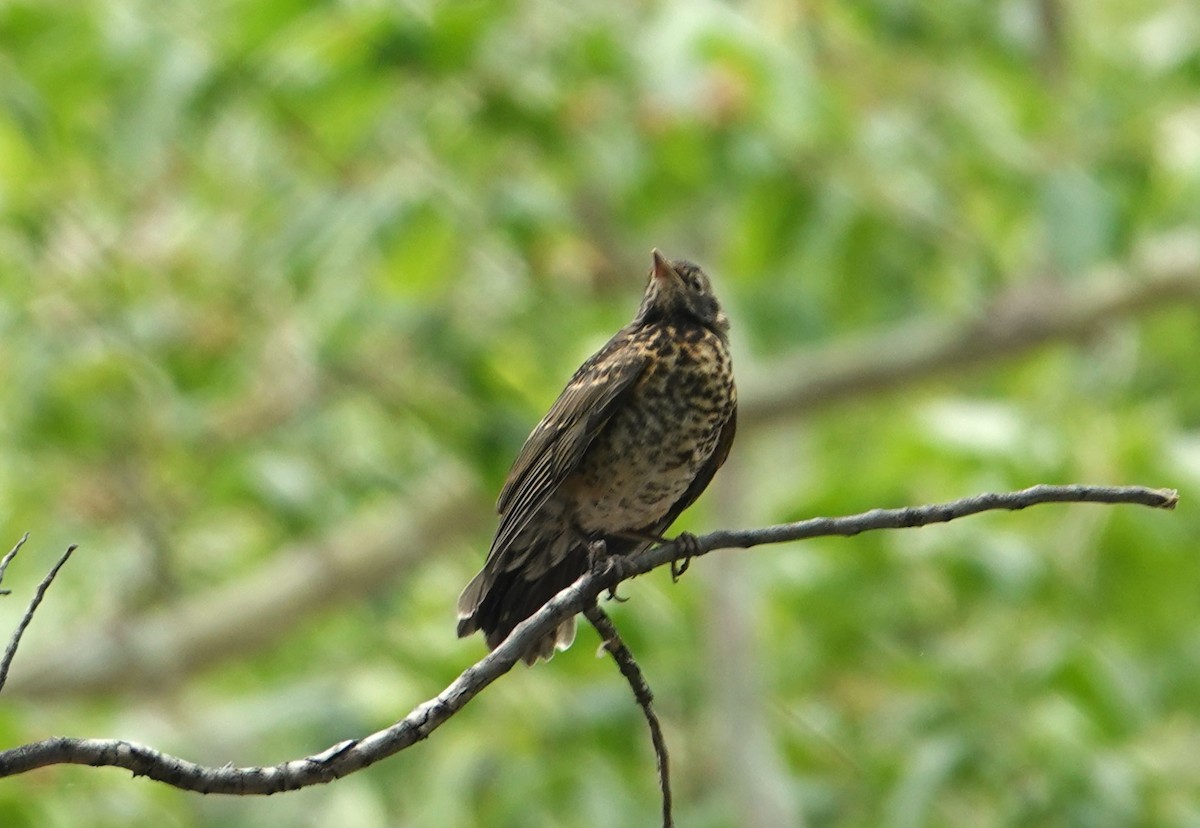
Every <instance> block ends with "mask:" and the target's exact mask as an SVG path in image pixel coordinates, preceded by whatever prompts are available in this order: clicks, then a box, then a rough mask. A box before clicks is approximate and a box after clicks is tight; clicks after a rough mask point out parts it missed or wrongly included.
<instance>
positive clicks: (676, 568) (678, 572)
mask: <svg viewBox="0 0 1200 828" xmlns="http://www.w3.org/2000/svg"><path fill="white" fill-rule="evenodd" d="M674 544H675V548H676V549H677V550H678V551H679V553H680V554H679V555H677V556H675V559H674V560H672V561H671V580H672V581H678V580H679V579H680V578H682V577H683V573H685V572H687V571H688V567H689V566H691V565H692V558H694V557H695V556H696V555H698V554H700V541H699V539H697V537H696V536H695V535H693V534H692V533H691V532H680V533H679V534H678V535H676V536H675V540H674Z"/></svg>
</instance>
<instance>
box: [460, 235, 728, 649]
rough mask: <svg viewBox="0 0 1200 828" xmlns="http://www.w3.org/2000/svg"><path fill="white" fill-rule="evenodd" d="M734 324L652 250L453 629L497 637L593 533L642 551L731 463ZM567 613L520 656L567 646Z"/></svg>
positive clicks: (516, 483) (513, 482)
mask: <svg viewBox="0 0 1200 828" xmlns="http://www.w3.org/2000/svg"><path fill="white" fill-rule="evenodd" d="M728 330H729V323H728V320H727V319H726V317H725V314H724V312H723V311H722V310H721V308H720V305H718V303H717V300H716V298H715V297H714V296H713V294H712V288H711V286H710V284H709V280H708V276H707V275H705V273H704V271H702V270H701V269H700V268H699V267H697V266H696V265H694V264H692V263H691V262H687V261H683V260H678V261H673V262H668V261H667V260H666V259H665V258H664V257H663V256H662V254H660V253H659V252H658V251H657V250H655V251H654V265H653V267H652V268H651V271H650V279H649V282H648V283H647V285H646V292H645V295H644V296H643V298H642V304H641V306H640V307H639V308H638V312H637V315H636V316H635V317H634V319H633V321H632V322H630V323H629V324H628V325H626V326H625V327H624V328H622V329H621V330H620V331H618V332H617V334H616V335H615V336H613V338H612V339H610V340H609V341H608V343H607V344H606V345H605V346H604V347H603V348H601V349H600V350H599V351H598V352H597V353H596V354H594V355H593V356H592V357H591V358H590V359H588V360H587V361H586V362H584V364H583V365H582V366H580V368H579V370H578V371H576V372H575V375H574V376H573V377H571V380H570V382H569V383H568V384H567V387H566V388H565V389H564V390H563V392H562V394H561V395H559V397H558V399H557V400H556V401H555V403H554V405H553V406H551V408H550V411H549V412H548V413H547V414H546V416H545V417H544V418H543V419H542V421H541V422H540V423H538V424H537V426H536V427H535V428H534V430H533V432H532V433H531V434H530V435H529V438H528V439H527V440H526V441H525V445H524V447H523V448H522V449H521V452H520V453H519V454H518V455H517V459H516V460H515V461H514V463H513V467H512V469H511V471H510V472H509V475H508V480H507V481H506V482H505V484H504V488H503V489H502V490H501V492H500V498H499V500H498V501H497V504H496V507H497V510H498V511H499V513H500V525H499V527H498V528H497V530H496V535H495V538H494V539H493V540H492V547H491V551H490V552H489V553H488V557H487V561H486V562H485V563H484V566H483V569H482V570H481V571H480V572H479V574H478V575H476V576H475V578H474V579H473V580H472V581H471V583H469V584H468V585H467V587H466V589H464V590H463V593H462V595H461V596H460V597H459V600H458V614H459V621H458V634H459V636H466V635H470V634H471V633H473V632H475V631H476V630H482V631H483V633H484V636H485V639H486V641H487V645H488V647H489V648H495V647H496V646H497V645H499V644H500V642H502V641H503V640H504V639H505V638H506V637H507V636H508V634H509V633H510V632H511V631H512V630H513V628H514V627H515V626H516V625H517V624H519V623H520V622H521V621H524V620H525V619H526V618H528V617H529V616H530V615H532V614H533V613H534V612H536V611H537V610H538V609H540V608H541V606H542V605H543V604H545V603H546V601H548V600H549V599H550V598H552V597H553V596H554V595H555V593H557V592H559V591H560V590H561V589H563V588H564V587H566V586H568V585H569V584H571V583H572V582H573V581H574V580H575V579H576V578H578V577H579V576H580V575H582V574H583V572H584V570H585V569H586V568H587V566H588V560H589V549H590V548H591V545H592V544H593V542H595V541H597V540H602V541H604V546H605V549H606V551H607V552H608V553H609V554H618V555H634V554H637V553H638V552H640V551H642V550H643V549H645V548H646V547H647V546H648V545H650V543H652V542H653V541H652V539H653V538H658V537H661V536H662V534H663V532H665V531H666V529H667V527H669V526H670V525H671V523H672V522H673V521H674V520H675V518H676V517H678V516H679V513H680V512H682V511H683V510H684V509H686V508H687V507H688V506H690V505H691V504H692V503H693V502H694V501H695V500H696V498H697V497H699V496H700V493H701V492H703V491H704V489H705V487H707V486H708V484H709V481H711V480H712V477H713V474H715V473H716V471H717V469H718V468H719V467H720V466H721V464H722V463H723V462H725V458H726V456H727V455H728V454H729V447H730V445H731V444H732V442H733V435H734V431H735V429H736V424H737V390H736V388H735V386H734V382H733V367H732V363H731V362H730V358H729V342H728ZM574 636H575V621H574V619H571V620H570V621H568V622H565V623H563V624H562V625H561V626H559V628H558V629H557V630H555V632H554V633H553V634H552V635H550V636H547V637H546V638H544V639H542V640H541V641H539V642H537V643H536V644H535V646H534V647H533V648H532V649H531V650H530V651H529V652H528V653H527V654H526V656H525V660H526V661H527V662H528V663H533V662H534V661H536V660H537V659H538V658H549V657H550V656H551V655H552V654H553V653H554V650H555V649H556V648H557V649H564V648H566V647H567V646H569V645H570V643H571V641H572V640H573V639H574Z"/></svg>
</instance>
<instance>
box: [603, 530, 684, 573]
mask: <svg viewBox="0 0 1200 828" xmlns="http://www.w3.org/2000/svg"><path fill="white" fill-rule="evenodd" d="M614 537H618V538H624V539H626V540H635V541H646V542H648V543H657V544H667V543H673V544H675V548H676V549H677V550H679V554H678V555H676V556H675V559H674V560H673V561H671V580H672V581H678V580H679V579H680V578H681V577H683V573H685V572H687V571H688V567H689V566H691V565H692V558H694V557H696V555H698V554H700V541H699V539H698V538H697V537H696V536H695V535H693V534H692V533H691V532H680V533H679V534H678V535H676V536H675V537H674V538H668V537H664V536H663V535H658V534H655V533H654V532H636V531H635V532H618V533H617V534H616V535H614Z"/></svg>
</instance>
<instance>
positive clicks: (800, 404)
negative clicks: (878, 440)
mask: <svg viewBox="0 0 1200 828" xmlns="http://www.w3.org/2000/svg"><path fill="white" fill-rule="evenodd" d="M1109 270H1110V272H1107V273H1099V274H1097V275H1094V276H1092V277H1090V278H1088V279H1087V280H1085V281H1083V282H1080V283H1072V284H1064V283H1062V282H1052V281H1049V280H1043V281H1035V282H1030V283H1025V284H1022V285H1021V286H1020V287H1018V288H1016V289H1015V290H1013V291H1012V292H1011V293H1010V294H1008V295H1007V296H1000V297H997V298H995V299H993V300H992V302H991V303H990V305H989V306H988V307H986V308H984V309H983V311H982V312H980V313H979V314H978V315H977V316H974V317H972V318H970V319H966V320H956V321H950V322H945V321H942V320H940V319H920V320H914V321H909V322H905V323H902V324H900V325H897V326H895V327H893V328H890V329H887V330H884V331H877V332H874V333H870V334H866V335H863V336H861V337H856V338H851V339H843V340H837V341H835V342H833V343H832V344H830V345H825V346H821V347H817V348H813V349H808V350H804V351H801V352H799V353H798V354H794V355H792V356H789V357H784V358H783V359H781V360H778V361H775V362H772V363H771V364H770V365H768V366H761V367H759V369H758V370H756V371H754V373H753V374H752V375H750V376H747V377H745V379H744V381H743V380H742V379H741V378H739V382H738V384H739V385H740V386H741V391H742V394H741V402H740V404H739V407H738V427H739V428H741V427H747V428H754V427H757V426H759V425H761V424H764V423H768V422H778V421H782V420H794V419H795V418H796V417H798V416H801V415H803V414H807V413H808V412H810V411H813V410H816V409H820V408H824V407H827V406H829V405H832V404H835V403H839V402H844V401H846V400H850V399H859V398H862V397H865V396H869V395H872V394H879V393H883V392H885V391H890V390H892V389H895V388H899V387H901V386H903V385H906V384H908V383H911V382H913V381H914V380H918V379H925V378H929V377H934V376H940V375H944V374H946V373H949V372H951V371H955V370H961V369H963V368H967V367H970V366H975V365H981V364H986V363H989V362H995V361H998V360H1001V359H1010V358H1012V357H1015V356H1020V355H1022V354H1026V353H1029V352H1030V351H1033V350H1035V349H1037V348H1039V347H1041V346H1043V345H1047V344H1050V343H1053V342H1071V341H1079V340H1084V339H1087V338H1088V337H1092V336H1095V335H1096V334H1098V333H1100V332H1102V331H1104V330H1106V329H1107V328H1109V327H1111V326H1112V325H1113V324H1115V323H1117V322H1119V321H1121V320H1125V319H1129V318H1132V317H1135V316H1139V315H1141V314H1144V313H1148V312H1150V311H1153V310H1161V309H1165V308H1171V307H1177V306H1178V305H1179V304H1180V303H1181V302H1187V303H1190V304H1196V303H1198V302H1200V238H1197V237H1196V236H1194V235H1191V234H1188V235H1184V236H1179V237H1175V238H1171V237H1164V238H1159V239H1156V240H1155V242H1154V243H1153V244H1152V245H1147V249H1146V251H1145V253H1144V255H1143V256H1142V261H1140V262H1139V263H1136V264H1134V265H1131V266H1130V267H1129V268H1128V269H1118V268H1110V269H1109Z"/></svg>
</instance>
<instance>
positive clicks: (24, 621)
mask: <svg viewBox="0 0 1200 828" xmlns="http://www.w3.org/2000/svg"><path fill="white" fill-rule="evenodd" d="M25 537H26V538H27V537H29V533H28V532H27V533H25ZM24 542H25V538H21V543H24ZM19 548H20V543H18V544H17V549H19ZM17 549H13V551H12V552H9V553H8V555H7V556H5V559H4V561H3V562H0V563H2V564H3V565H4V566H7V565H8V562H9V560H11V559H12V556H13V555H15V554H16V551H17ZM75 549H76V545H75V544H71V545H70V546H68V547H67V551H66V552H64V553H63V554H62V557H61V558H59V559H58V563H56V564H55V565H54V567H53V568H52V569H51V570H50V571H49V572H47V573H46V577H45V578H42V582H41V583H40V584H38V588H37V592H36V593H34V596H33V600H32V601H30V602H29V606H28V607H26V609H25V614H24V615H22V616H21V621H20V623H18V624H17V629H16V632H14V633H13V635H12V638H11V639H9V642H8V649H7V650H5V651H4V658H3V660H0V690H3V689H4V682H6V681H8V668H9V667H10V666H11V665H12V660H13V658H14V657H15V656H16V654H17V645H18V644H20V643H21V636H23V635H24V634H25V629H26V627H28V626H29V622H30V621H32V620H33V613H34V612H35V611H37V608H38V605H39V604H41V603H42V598H43V597H44V596H45V594H46V590H48V589H49V588H50V584H51V583H53V582H54V578H55V577H56V576H57V575H58V570H60V569H62V568H63V564H65V563H66V562H67V561H68V560H69V559H70V557H71V553H72V552H74V551H75ZM0 572H2V570H0Z"/></svg>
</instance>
